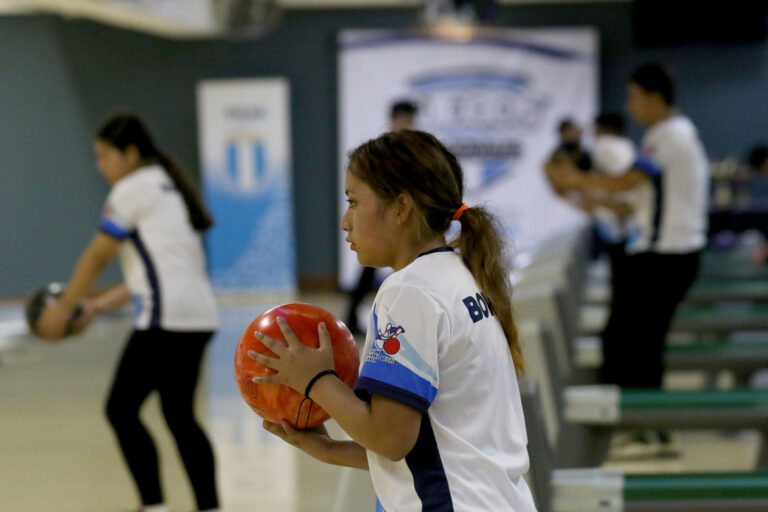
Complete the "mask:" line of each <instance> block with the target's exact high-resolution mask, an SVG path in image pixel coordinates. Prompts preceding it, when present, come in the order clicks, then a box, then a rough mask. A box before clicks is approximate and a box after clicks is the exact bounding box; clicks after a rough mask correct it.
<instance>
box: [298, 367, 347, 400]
mask: <svg viewBox="0 0 768 512" xmlns="http://www.w3.org/2000/svg"><path fill="white" fill-rule="evenodd" d="M325 375H335V376H337V377H338V376H339V374H338V373H336V370H323V371H322V372H320V373H318V374H317V375H315V376H314V377H312V380H310V381H309V384H307V389H306V390H305V391H304V396H305V397H307V398H309V391H310V390H311V389H312V386H314V385H315V382H317V381H318V380H320V378H321V377H323V376H325ZM310 400H311V398H310Z"/></svg>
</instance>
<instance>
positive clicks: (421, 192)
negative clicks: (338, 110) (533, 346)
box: [349, 130, 525, 373]
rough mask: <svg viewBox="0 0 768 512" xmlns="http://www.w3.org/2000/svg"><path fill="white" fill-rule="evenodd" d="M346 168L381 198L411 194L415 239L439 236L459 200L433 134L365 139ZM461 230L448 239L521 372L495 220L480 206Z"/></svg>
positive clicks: (458, 185) (456, 171) (455, 171)
mask: <svg viewBox="0 0 768 512" xmlns="http://www.w3.org/2000/svg"><path fill="white" fill-rule="evenodd" d="M349 160H350V161H349V172H350V173H352V174H353V175H354V176H355V177H357V178H359V179H361V180H362V181H364V182H365V183H366V184H367V185H368V186H369V187H371V189H372V190H373V191H374V192H375V193H376V195H377V196H378V197H380V198H381V199H382V200H384V201H391V200H394V199H395V198H396V197H397V196H398V195H400V194H401V193H407V194H410V196H411V197H412V198H413V200H414V202H415V203H416V205H417V215H418V216H419V217H420V219H419V230H418V233H417V238H419V240H426V239H428V238H429V237H432V236H434V235H435V234H440V235H443V234H444V233H445V232H446V231H447V230H448V228H449V227H450V224H451V220H452V217H453V215H454V213H456V211H457V210H458V209H459V208H460V207H461V205H462V204H463V200H462V197H463V192H464V173H463V172H462V170H461V166H460V165H459V163H458V161H457V160H456V157H455V156H454V155H453V154H452V153H451V152H450V151H448V149H446V147H445V146H444V145H443V144H442V143H441V142H440V141H439V140H437V139H436V138H435V137H434V136H432V135H430V134H428V133H425V132H421V131H415V130H400V131H397V132H389V133H385V134H384V135H381V136H380V137H378V138H376V139H372V140H369V141H368V142H365V143H364V144H362V145H361V146H359V147H358V148H356V149H355V150H353V151H352V152H351V153H350V154H349ZM459 222H461V233H460V234H459V236H458V237H457V238H456V239H455V240H452V241H451V246H452V247H454V248H455V249H458V251H459V253H460V254H461V258H462V260H463V261H464V265H466V267H467V268H468V269H469V271H470V273H471V274H472V276H473V277H474V278H475V281H477V284H478V286H479V287H480V289H481V291H482V292H483V293H484V294H485V296H486V297H487V298H488V300H489V302H490V303H491V306H492V307H493V310H494V312H495V313H496V318H498V319H499V323H501V327H502V329H503V330H504V335H505V336H506V338H507V343H508V344H509V349H510V352H511V353H512V359H513V361H514V362H515V368H516V369H517V371H518V372H520V373H522V372H524V371H525V362H524V360H523V353H522V348H521V346H520V342H519V340H518V337H517V327H516V326H515V320H514V316H513V312H512V285H511V283H510V281H509V272H508V269H507V266H506V264H505V260H504V254H505V251H504V246H505V244H504V239H503V238H502V235H501V230H500V226H499V224H498V221H497V220H496V218H495V217H494V216H493V215H492V214H491V213H490V212H488V211H487V210H486V209H484V208H481V207H472V208H469V209H467V210H466V211H464V212H463V214H462V215H461V218H460V219H459Z"/></svg>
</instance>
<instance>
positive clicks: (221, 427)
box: [0, 294, 375, 512]
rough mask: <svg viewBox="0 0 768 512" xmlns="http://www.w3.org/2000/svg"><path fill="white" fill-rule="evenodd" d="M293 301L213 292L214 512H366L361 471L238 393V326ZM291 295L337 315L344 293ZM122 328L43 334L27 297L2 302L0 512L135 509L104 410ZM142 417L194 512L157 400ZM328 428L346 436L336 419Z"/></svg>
mask: <svg viewBox="0 0 768 512" xmlns="http://www.w3.org/2000/svg"><path fill="white" fill-rule="evenodd" d="M293 300H297V298H295V297H294V298H291V297H285V296H282V297H250V298H239V299H220V320H221V327H220V329H219V331H218V333H217V335H216V337H215V338H214V340H213V341H212V343H211V345H210V346H209V348H208V353H207V355H206V360H205V368H204V374H203V379H202V380H201V382H200V386H199V388H198V390H197V411H198V419H199V420H200V421H201V422H202V423H203V424H204V425H206V428H207V430H208V432H209V435H210V437H211V440H212V442H213V444H214V450H215V453H216V457H217V476H218V486H219V493H220V496H221V501H222V504H223V506H222V509H221V511H222V512H246V511H248V512H251V511H259V512H261V511H268V512H328V511H330V510H339V511H346V510H348V511H350V512H352V511H366V510H371V511H372V510H374V508H375V496H374V494H373V490H372V488H371V485H370V481H369V478H368V474H367V472H365V471H360V470H354V469H342V468H337V467H334V466H329V465H326V464H322V463H320V462H317V461H315V460H314V459H312V458H310V457H308V456H306V455H304V454H303V453H301V452H299V451H298V450H296V449H295V448H293V447H292V446H289V445H287V444H285V443H284V442H283V441H281V440H280V439H278V438H276V437H274V436H271V435H270V434H268V433H267V432H266V431H264V430H263V429H262V428H261V419H260V418H259V417H258V416H256V415H255V414H254V413H253V412H251V410H250V409H249V408H248V407H247V405H245V403H244V402H243V401H242V399H241V397H240V394H239V392H238V390H237V386H236V384H235V380H234V377H233V371H232V367H233V357H234V351H235V347H236V346H237V343H238V341H239V339H240V335H241V334H242V332H243V330H244V329H245V327H246V326H247V325H248V324H249V323H250V322H251V320H252V319H253V318H254V317H255V316H257V315H258V314H259V313H261V312H263V311H265V310H266V309H269V308H270V307H272V306H274V305H276V304H280V303H284V302H289V301H293ZM298 300H300V301H303V302H312V303H314V304H317V305H320V306H322V307H324V308H326V309H328V310H329V311H331V312H333V313H335V314H337V315H339V316H342V315H343V313H344V308H345V297H344V296H343V295H341V294H327V295H326V294H323V295H307V296H301V297H299V298H298ZM129 328H130V319H129V318H128V317H127V316H126V315H113V316H104V317H102V318H101V319H100V320H99V321H98V322H95V323H94V324H93V325H92V327H91V328H90V329H89V331H88V332H87V333H86V334H84V335H83V336H81V337H78V338H72V339H69V340H67V341H65V342H62V343H49V342H44V341H39V340H36V339H34V338H31V337H30V336H29V335H28V334H27V333H26V331H27V330H26V327H25V324H24V322H23V304H22V303H21V302H20V301H18V302H14V301H3V302H0V511H2V512H130V511H135V510H136V508H137V507H138V501H137V497H136V493H135V491H134V488H133V483H132V481H131V480H130V479H129V476H128V472H127V469H126V468H125V466H124V464H123V462H122V458H121V456H120V454H119V452H118V448H117V444H116V442H115V440H114V438H113V435H112V432H111V430H110V429H109V427H108V424H107V422H106V419H105V418H104V414H103V403H104V399H105V395H106V392H107V387H108V385H109V383H110V380H111V377H112V372H113V370H114V368H115V365H116V363H117V359H118V357H119V356H120V350H121V348H122V346H123V343H124V340H125V338H126V335H127V333H128V331H129ZM169 371H173V370H172V369H169ZM142 418H143V419H144V421H145V422H146V424H147V426H148V428H149V430H150V432H151V434H152V436H153V438H154V439H155V441H156V443H157V445H158V450H159V454H160V461H161V472H162V479H163V486H164V491H165V494H166V500H167V502H168V503H169V505H170V506H171V509H172V511H173V512H191V511H193V510H194V509H195V507H194V501H193V499H192V495H191V490H190V489H189V485H188V483H187V480H186V477H185V474H184V470H183V467H182V466H181V463H180V461H179V457H178V455H177V453H176V447H175V444H174V442H173V438H172V437H171V436H170V434H169V432H168V430H167V427H166V425H165V422H164V420H163V418H162V414H161V413H160V407H159V400H158V399H157V397H156V396H154V395H151V396H150V398H149V399H148V400H147V402H146V403H145V404H144V407H143V409H142ZM328 427H329V431H331V433H332V435H334V436H335V437H342V436H344V434H343V432H342V431H341V430H340V429H339V428H338V426H337V425H335V424H334V423H333V422H329V424H328Z"/></svg>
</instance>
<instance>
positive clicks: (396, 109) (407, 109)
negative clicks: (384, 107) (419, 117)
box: [389, 100, 419, 118]
mask: <svg viewBox="0 0 768 512" xmlns="http://www.w3.org/2000/svg"><path fill="white" fill-rule="evenodd" d="M418 111H419V109H418V107H417V106H416V104H415V103H413V102H411V101H407V100H401V101H396V102H395V103H393V104H392V108H391V109H390V111H389V116H390V117H391V118H392V117H396V116H400V115H404V114H405V115H415V114H416V112H418Z"/></svg>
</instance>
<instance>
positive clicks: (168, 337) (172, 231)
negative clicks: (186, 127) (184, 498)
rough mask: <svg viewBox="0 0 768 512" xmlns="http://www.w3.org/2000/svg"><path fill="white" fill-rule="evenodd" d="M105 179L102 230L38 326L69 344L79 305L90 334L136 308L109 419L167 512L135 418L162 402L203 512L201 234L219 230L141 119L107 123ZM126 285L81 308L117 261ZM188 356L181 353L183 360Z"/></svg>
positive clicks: (152, 455) (210, 471) (138, 475)
mask: <svg viewBox="0 0 768 512" xmlns="http://www.w3.org/2000/svg"><path fill="white" fill-rule="evenodd" d="M94 149H95V152H96V157H97V165H98V168H99V170H100V171H101V172H102V174H104V176H105V177H106V178H107V180H109V182H110V183H111V184H112V189H111V190H110V193H109V195H108V197H107V201H106V205H105V207H104V212H103V216H102V219H101V222H100V224H99V230H98V232H97V233H96V235H95V236H94V238H93V240H92V241H91V243H90V244H89V245H88V247H87V248H86V249H85V251H84V252H83V253H82V255H81V256H80V260H79V261H78V263H77V266H76V268H75V271H74V273H73V275H72V277H71V279H70V280H69V283H68V285H67V289H66V291H65V292H64V293H63V294H62V296H61V298H60V300H59V301H58V302H56V303H55V304H53V305H51V306H49V308H48V309H46V311H45V312H44V314H43V316H42V318H41V320H40V330H41V333H42V334H43V336H45V337H48V338H57V337H60V336H62V335H63V333H64V328H65V324H66V321H67V319H68V317H69V315H70V314H71V311H72V310H73V308H74V307H76V306H77V305H78V304H79V303H81V304H82V306H83V314H82V316H81V318H80V320H79V321H78V323H77V324H76V329H77V330H82V329H84V328H85V327H86V326H87V324H88V323H89V322H90V320H91V319H92V318H93V316H94V315H95V314H96V313H98V312H100V311H104V310H108V309H114V308H116V307H120V306H122V305H124V304H126V303H127V302H129V301H131V300H133V303H134V306H135V322H134V330H133V332H132V333H131V335H130V338H129V339H128V342H127V345H126V347H125V349H124V352H123V355H122V358H121V360H120V363H119V365H118V368H117V371H116V373H115V377H114V380H113V382H112V387H111V391H110V394H109V399H108V401H107V406H106V413H107V417H108V419H109V421H110V423H111V424H112V427H113V429H114V431H115V434H116V435H117V439H118V441H119V444H120V448H121V450H122V453H123V457H124V459H125V462H126V464H127V466H128V468H129V470H130V471H131V474H132V476H133V479H134V482H135V484H136V487H137V488H138V491H139V494H140V498H141V502H142V508H141V509H140V510H141V511H142V512H150V511H152V512H154V511H158V512H160V511H163V512H165V511H167V510H168V508H167V507H166V505H165V504H164V503H163V502H164V499H163V493H162V489H161V485H160V475H159V467H158V466H159V465H158V457H157V451H156V448H155V445H154V443H153V441H152V438H151V437H150V435H149V433H148V432H147V430H146V428H145V427H144V425H143V424H142V422H141V420H140V418H139V409H140V408H141V405H142V404H143V403H144V400H145V399H146V397H147V396H148V395H149V393H150V392H152V391H154V390H157V391H158V392H159V393H160V399H161V402H162V409H163V414H164V416H165V419H166V421H167V423H168V426H169V428H170V430H171V432H172V434H173V436H174V437H175V439H176V443H177V446H178V449H179V453H180V455H181V458H182V461H183V462H184V466H185V468H186V470H187V475H188V477H189V480H190V483H191V484H192V488H193V490H194V493H195V497H196V500H197V505H198V509H199V510H214V509H216V508H217V507H218V498H217V492H216V485H215V477H214V456H213V451H212V449H211V444H210V442H209V440H208V437H207V436H206V434H205V432H204V431H203V430H202V428H201V427H200V425H199V424H198V423H197V421H196V419H195V417H194V409H193V402H194V391H195V386H196V384H197V381H198V376H199V370H200V363H201V360H202V357H203V352H204V349H205V347H206V345H207V344H208V342H209V341H210V339H211V337H212V335H213V333H214V331H215V329H216V327H217V313H216V303H215V298H214V295H213V291H212V288H211V285H210V282H209V280H208V277H207V274H206V267H205V254H204V252H203V246H202V241H201V235H200V233H201V232H202V231H205V230H206V229H208V228H209V227H211V225H212V224H213V221H212V219H211V217H210V215H209V214H208V212H207V211H206V209H205V207H204V206H203V203H202V201H201V200H200V198H199V197H198V195H197V194H196V192H195V191H194V189H193V188H192V187H191V186H190V184H189V183H188V182H187V180H186V179H185V177H184V175H183V174H182V172H181V171H180V170H179V168H178V167H177V166H176V165H175V164H174V163H173V162H172V161H171V160H169V159H168V158H167V157H166V156H165V155H164V154H163V153H162V152H161V151H160V150H158V148H157V147H156V146H155V144H154V142H153V141H152V139H151V137H150V135H149V133H148V131H147V129H146V128H145V126H144V124H143V123H142V122H141V120H139V119H138V118H137V117H136V116H134V115H131V114H121V115H118V116H115V117H113V118H111V119H109V120H108V121H107V122H106V123H105V124H104V125H103V126H102V128H101V129H100V130H99V132H98V133H97V135H96V138H95V141H94ZM118 254H119V257H120V264H121V268H122V271H123V276H124V280H125V284H123V285H120V286H117V287H116V288H114V289H111V290H109V291H107V292H106V293H104V294H102V295H100V296H98V297H96V298H94V299H90V300H88V299H84V297H86V295H87V294H88V292H89V291H90V289H91V286H92V285H93V283H94V282H95V280H96V278H97V277H98V276H99V275H100V274H101V273H102V272H103V271H104V269H105V268H106V267H107V266H108V264H109V262H110V261H111V260H112V259H113V258H114V256H115V255H118ZM180 347H184V350H183V351H182V350H180V349H179V348H180Z"/></svg>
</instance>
